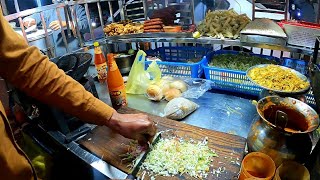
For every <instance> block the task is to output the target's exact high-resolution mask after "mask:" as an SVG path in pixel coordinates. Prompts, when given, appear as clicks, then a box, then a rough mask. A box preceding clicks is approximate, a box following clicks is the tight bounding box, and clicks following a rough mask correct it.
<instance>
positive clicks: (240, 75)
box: [203, 50, 280, 96]
mask: <svg viewBox="0 0 320 180" xmlns="http://www.w3.org/2000/svg"><path fill="white" fill-rule="evenodd" d="M220 54H239V52H238V51H226V50H218V51H214V52H211V53H209V54H208V55H207V56H205V57H204V59H205V64H204V65H203V68H204V74H205V77H206V79H210V80H211V81H213V82H214V83H215V86H214V88H217V89H220V90H225V91H230V92H237V93H244V94H248V95H253V96H258V95H259V93H260V92H261V90H262V88H260V87H258V86H257V85H255V84H254V83H252V82H251V81H250V80H249V79H248V78H247V76H246V72H244V71H238V70H230V69H223V68H217V67H210V66H209V65H208V62H210V60H211V59H212V58H213V57H214V56H215V55H220ZM248 54H249V55H252V56H258V57H262V58H265V59H269V60H275V61H277V62H278V63H279V64H280V59H279V58H276V57H272V56H266V55H260V54H253V53H248Z"/></svg>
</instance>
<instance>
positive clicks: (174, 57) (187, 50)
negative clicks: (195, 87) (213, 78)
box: [146, 46, 211, 78]
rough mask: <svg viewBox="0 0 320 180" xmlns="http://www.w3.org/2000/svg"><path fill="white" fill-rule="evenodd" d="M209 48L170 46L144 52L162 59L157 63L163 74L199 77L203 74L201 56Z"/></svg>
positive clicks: (149, 62)
mask: <svg viewBox="0 0 320 180" xmlns="http://www.w3.org/2000/svg"><path fill="white" fill-rule="evenodd" d="M210 50H211V49H209V48H204V47H192V46H191V47H190V46H175V47H173V46H172V47H160V48H156V49H154V50H148V51H146V54H147V55H148V56H157V57H159V58H160V59H161V60H162V61H158V62H157V64H158V65H159V67H160V69H161V72H162V74H163V75H170V76H174V77H191V78H199V77H201V76H202V75H203V67H202V64H204V63H205V61H206V59H203V56H205V55H206V54H207V53H209V51H210ZM151 62H152V61H147V62H146V66H147V67H148V66H149V64H151Z"/></svg>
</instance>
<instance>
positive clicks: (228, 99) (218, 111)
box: [32, 66, 256, 179]
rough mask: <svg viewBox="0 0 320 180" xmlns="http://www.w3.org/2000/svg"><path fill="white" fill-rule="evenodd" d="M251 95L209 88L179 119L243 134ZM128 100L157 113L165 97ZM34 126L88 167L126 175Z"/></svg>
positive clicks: (102, 88) (103, 93) (102, 90)
mask: <svg viewBox="0 0 320 180" xmlns="http://www.w3.org/2000/svg"><path fill="white" fill-rule="evenodd" d="M92 74H95V68H94V67H93V66H91V67H90V68H89V71H88V73H87V75H92ZM95 85H96V89H97V92H98V95H99V98H100V99H101V100H102V101H104V102H105V103H107V104H109V105H110V104H111V101H110V97H109V93H108V89H107V86H106V85H105V84H100V83H98V82H95ZM251 98H252V97H251ZM251 98H250V97H239V96H236V95H230V94H223V92H218V91H216V90H211V91H209V92H206V93H205V94H204V95H203V96H201V97H200V98H199V99H191V100H192V101H194V102H196V103H197V104H199V106H200V107H199V109H198V110H196V111H195V112H194V113H192V114H191V115H189V116H187V117H186V118H185V119H183V120H182V122H183V123H188V124H191V125H194V126H198V127H201V128H206V129H210V130H216V131H220V132H225V133H230V134H236V135H239V136H242V137H245V138H246V137H247V134H248V131H249V127H250V125H251V123H252V121H253V119H254V118H255V116H256V110H255V106H254V105H253V104H252V103H251ZM128 102H129V107H131V108H134V109H137V110H140V111H143V112H147V113H150V114H154V115H158V116H163V109H164V107H165V106H166V104H167V102H165V101H161V102H152V101H150V100H148V99H147V98H146V97H145V96H144V95H129V94H128ZM88 126H90V127H91V128H94V127H95V126H92V125H88ZM36 128H37V129H38V131H39V130H40V131H41V132H42V133H44V134H46V135H47V136H49V137H50V139H54V140H55V141H56V142H57V143H58V144H59V146H60V147H62V148H63V149H64V150H65V151H68V152H71V154H73V155H75V156H76V157H77V158H79V159H80V160H81V161H83V162H85V163H86V164H87V165H89V167H91V168H94V169H95V170H97V171H98V172H100V173H101V174H103V175H104V176H106V177H108V178H111V179H125V178H126V176H127V174H126V173H124V172H122V171H121V170H119V169H117V168H115V167H113V166H112V165H110V164H108V162H105V161H103V160H102V159H101V157H98V156H96V155H94V154H92V153H90V152H89V151H87V150H86V149H85V148H83V147H82V146H80V145H79V144H78V143H77V141H72V142H71V143H66V142H65V138H66V137H65V135H64V134H62V133H61V132H59V131H48V130H46V129H44V128H42V127H41V126H39V125H38V126H36ZM32 131H34V130H32ZM83 137H84V136H82V137H79V139H80V138H83ZM36 139H37V138H36ZM45 139H46V140H45V141H42V142H46V141H47V140H48V139H47V138H45ZM37 141H38V140H37ZM39 141H40V140H39ZM40 144H41V143H40ZM93 178H94V177H93Z"/></svg>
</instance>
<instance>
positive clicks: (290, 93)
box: [246, 64, 310, 95]
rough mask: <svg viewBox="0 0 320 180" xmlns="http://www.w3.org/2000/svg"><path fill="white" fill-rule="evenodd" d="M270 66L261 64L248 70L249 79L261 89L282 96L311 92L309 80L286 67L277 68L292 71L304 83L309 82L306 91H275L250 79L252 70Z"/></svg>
mask: <svg viewBox="0 0 320 180" xmlns="http://www.w3.org/2000/svg"><path fill="white" fill-rule="evenodd" d="M268 65H270V64H260V65H256V66H252V67H251V68H249V69H248V70H247V72H246V75H247V77H248V79H249V80H250V81H251V82H252V83H254V84H256V85H257V86H259V87H261V88H263V89H267V90H269V91H273V92H275V93H278V94H282V95H296V94H305V93H307V92H308V91H309V90H310V81H309V80H308V78H307V77H306V76H305V75H303V74H301V73H299V72H298V71H296V70H294V69H291V68H288V67H285V66H279V65H276V66H279V67H281V68H282V69H285V70H290V71H291V72H293V73H294V74H296V75H297V76H298V77H299V78H301V79H302V80H303V81H308V82H309V86H308V87H306V88H304V89H301V90H299V91H291V92H288V91H280V90H275V89H271V88H268V87H265V86H262V85H260V84H258V83H256V82H255V81H254V80H252V79H251V78H250V77H249V73H250V71H251V70H252V69H254V68H262V67H266V66H268Z"/></svg>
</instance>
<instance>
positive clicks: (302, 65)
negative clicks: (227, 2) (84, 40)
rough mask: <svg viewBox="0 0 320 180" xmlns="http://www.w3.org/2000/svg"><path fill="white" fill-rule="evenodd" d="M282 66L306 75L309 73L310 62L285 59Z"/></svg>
mask: <svg viewBox="0 0 320 180" xmlns="http://www.w3.org/2000/svg"><path fill="white" fill-rule="evenodd" d="M282 66H286V67H289V68H292V69H295V70H296V71H298V72H300V73H301V74H304V75H307V73H308V62H306V61H304V60H301V59H291V58H283V62H282Z"/></svg>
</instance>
